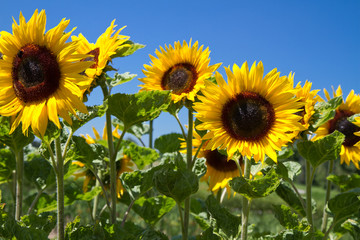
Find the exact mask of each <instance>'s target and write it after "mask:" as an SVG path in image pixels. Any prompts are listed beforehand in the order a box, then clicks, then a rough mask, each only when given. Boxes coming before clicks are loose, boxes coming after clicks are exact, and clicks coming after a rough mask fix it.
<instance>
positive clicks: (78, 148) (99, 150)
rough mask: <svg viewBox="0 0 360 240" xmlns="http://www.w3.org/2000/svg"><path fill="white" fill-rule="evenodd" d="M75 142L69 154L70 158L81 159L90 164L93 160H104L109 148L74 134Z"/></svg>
mask: <svg viewBox="0 0 360 240" xmlns="http://www.w3.org/2000/svg"><path fill="white" fill-rule="evenodd" d="M72 140H73V144H72V147H71V149H70V150H69V152H68V154H67V156H66V157H67V158H68V159H72V160H76V161H80V162H82V163H84V164H86V165H88V166H90V165H91V164H92V162H93V160H97V159H98V160H103V159H104V158H105V157H107V156H108V150H107V149H106V148H105V147H104V146H103V145H101V144H96V143H94V144H88V143H87V142H86V140H85V139H84V138H83V137H79V136H73V137H72Z"/></svg>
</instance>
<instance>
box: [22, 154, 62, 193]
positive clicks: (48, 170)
mask: <svg viewBox="0 0 360 240" xmlns="http://www.w3.org/2000/svg"><path fill="white" fill-rule="evenodd" d="M24 172H25V177H26V178H27V179H28V180H29V181H30V182H33V183H34V184H35V185H36V186H37V187H38V189H42V188H44V187H46V186H48V185H50V184H53V183H55V173H54V171H53V169H52V166H51V164H50V163H49V161H47V160H46V159H45V158H43V157H42V156H41V155H37V154H30V155H28V157H27V160H26V161H25V163H24Z"/></svg>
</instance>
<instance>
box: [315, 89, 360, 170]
mask: <svg viewBox="0 0 360 240" xmlns="http://www.w3.org/2000/svg"><path fill="white" fill-rule="evenodd" d="M324 93H325V96H326V98H327V100H330V99H331V97H330V94H329V93H328V91H326V89H324ZM342 94H343V93H342V89H341V87H340V86H339V87H338V88H337V90H336V91H335V90H334V88H333V96H334V97H338V96H342ZM359 113H360V96H359V95H356V94H355V93H354V90H351V91H350V93H349V95H348V96H347V98H346V100H345V101H344V102H343V103H342V104H341V105H340V106H339V107H338V108H337V109H336V112H335V116H334V118H333V119H331V120H329V121H327V122H326V123H324V124H323V125H322V126H320V127H319V128H318V129H317V131H316V132H315V134H316V136H315V137H314V139H313V140H317V139H319V138H323V137H325V136H326V135H328V134H331V133H333V132H334V131H335V130H337V131H339V132H341V133H343V134H344V135H345V140H344V142H343V144H342V146H341V152H340V162H341V163H344V162H345V163H346V164H347V165H349V164H350V162H353V163H354V165H355V166H356V168H357V169H360V166H359V160H360V136H359V134H358V132H359V131H360V126H359V125H360V124H359V123H358V120H357V118H356V121H355V122H350V121H349V120H348V118H349V117H351V116H353V115H355V114H359Z"/></svg>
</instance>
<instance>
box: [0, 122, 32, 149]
mask: <svg viewBox="0 0 360 240" xmlns="http://www.w3.org/2000/svg"><path fill="white" fill-rule="evenodd" d="M10 129H11V124H10V117H3V116H0V143H3V144H5V145H6V146H8V147H10V148H12V149H13V150H14V151H15V152H19V151H20V150H21V149H22V148H23V147H25V146H26V145H28V144H29V143H31V142H32V141H34V134H32V133H31V131H28V135H27V136H25V135H24V134H23V133H22V130H21V124H20V125H19V126H18V127H17V128H16V129H15V131H14V132H13V133H11V134H9V133H10Z"/></svg>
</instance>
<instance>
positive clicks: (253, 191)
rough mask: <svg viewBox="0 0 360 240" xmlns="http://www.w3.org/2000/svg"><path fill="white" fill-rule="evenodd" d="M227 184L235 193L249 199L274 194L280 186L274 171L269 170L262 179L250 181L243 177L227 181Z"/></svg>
mask: <svg viewBox="0 0 360 240" xmlns="http://www.w3.org/2000/svg"><path fill="white" fill-rule="evenodd" d="M229 184H230V186H231V188H232V189H234V191H235V192H237V193H239V194H241V195H243V196H245V197H246V198H248V199H251V198H261V197H266V196H268V195H269V194H271V193H272V192H274V191H275V190H276V188H277V187H278V186H279V184H280V179H279V177H278V175H277V174H276V172H275V169H271V170H270V171H269V172H268V173H267V174H266V175H265V176H264V177H262V178H258V179H256V180H250V179H245V178H243V177H236V178H233V179H232V180H231V181H229Z"/></svg>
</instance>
